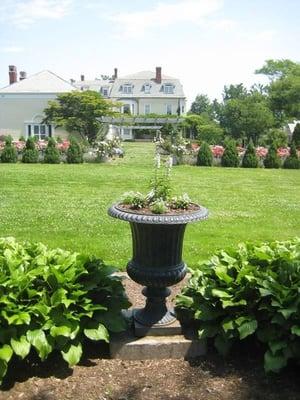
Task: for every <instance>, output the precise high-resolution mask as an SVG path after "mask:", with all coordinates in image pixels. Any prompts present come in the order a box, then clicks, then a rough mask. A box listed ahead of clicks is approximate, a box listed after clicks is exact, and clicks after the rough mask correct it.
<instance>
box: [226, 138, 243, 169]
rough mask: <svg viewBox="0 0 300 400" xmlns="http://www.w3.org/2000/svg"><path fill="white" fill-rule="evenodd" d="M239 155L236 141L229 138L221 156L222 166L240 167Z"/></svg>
mask: <svg viewBox="0 0 300 400" xmlns="http://www.w3.org/2000/svg"><path fill="white" fill-rule="evenodd" d="M239 163H240V161H239V155H238V152H237V149H236V143H235V141H234V140H229V141H227V143H226V147H225V150H224V153H223V156H222V158H221V165H222V167H238V166H239Z"/></svg>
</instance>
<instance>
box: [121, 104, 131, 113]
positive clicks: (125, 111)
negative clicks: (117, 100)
mask: <svg viewBox="0 0 300 400" xmlns="http://www.w3.org/2000/svg"><path fill="white" fill-rule="evenodd" d="M123 113H124V114H131V110H130V104H124V105H123Z"/></svg>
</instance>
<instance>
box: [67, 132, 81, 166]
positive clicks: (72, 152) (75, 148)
mask: <svg viewBox="0 0 300 400" xmlns="http://www.w3.org/2000/svg"><path fill="white" fill-rule="evenodd" d="M67 163H68V164H80V163H83V151H82V147H81V145H80V143H78V141H77V140H76V139H75V138H74V137H71V139H70V146H69V148H68V150H67Z"/></svg>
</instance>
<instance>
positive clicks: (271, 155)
mask: <svg viewBox="0 0 300 400" xmlns="http://www.w3.org/2000/svg"><path fill="white" fill-rule="evenodd" d="M264 166H265V168H276V169H278V168H280V167H281V160H280V157H279V156H278V154H277V148H276V146H275V145H271V146H270V147H269V150H268V154H267V155H266V158H265V159H264Z"/></svg>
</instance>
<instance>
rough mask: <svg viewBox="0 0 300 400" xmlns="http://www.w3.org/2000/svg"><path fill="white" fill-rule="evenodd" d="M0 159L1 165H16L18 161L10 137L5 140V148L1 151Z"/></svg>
mask: <svg viewBox="0 0 300 400" xmlns="http://www.w3.org/2000/svg"><path fill="white" fill-rule="evenodd" d="M0 159H1V162H3V163H16V162H17V160H18V155H17V150H16V149H15V147H14V146H13V144H12V139H11V137H10V136H8V137H7V138H6V139H5V146H4V149H3V150H2V153H1V157H0Z"/></svg>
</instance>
